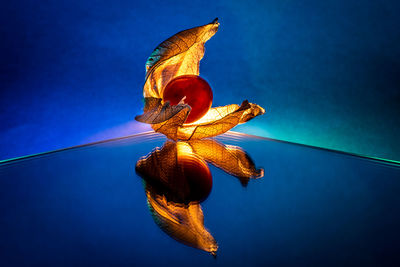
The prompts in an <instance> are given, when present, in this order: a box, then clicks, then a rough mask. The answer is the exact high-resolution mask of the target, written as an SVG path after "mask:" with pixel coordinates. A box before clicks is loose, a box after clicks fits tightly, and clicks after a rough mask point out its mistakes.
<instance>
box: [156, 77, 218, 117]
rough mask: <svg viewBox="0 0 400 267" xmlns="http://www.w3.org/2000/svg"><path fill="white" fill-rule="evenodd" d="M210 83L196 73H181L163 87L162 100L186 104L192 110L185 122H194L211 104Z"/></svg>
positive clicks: (173, 103) (175, 103)
mask: <svg viewBox="0 0 400 267" xmlns="http://www.w3.org/2000/svg"><path fill="white" fill-rule="evenodd" d="M212 99H213V95H212V91H211V87H210V85H209V84H208V83H207V82H206V80H204V79H203V78H201V77H199V76H196V75H182V76H178V77H176V78H175V79H173V80H171V81H170V82H169V83H168V84H167V86H166V87H165V89H164V93H163V100H164V102H166V101H169V102H170V104H171V105H177V104H178V103H179V102H181V101H182V102H183V103H185V104H188V105H189V106H190V107H191V108H192V110H191V111H190V113H189V116H188V117H187V119H186V122H185V123H191V122H195V121H197V120H198V119H200V118H201V117H203V116H204V115H205V114H206V113H207V111H208V110H209V109H210V107H211V104H212Z"/></svg>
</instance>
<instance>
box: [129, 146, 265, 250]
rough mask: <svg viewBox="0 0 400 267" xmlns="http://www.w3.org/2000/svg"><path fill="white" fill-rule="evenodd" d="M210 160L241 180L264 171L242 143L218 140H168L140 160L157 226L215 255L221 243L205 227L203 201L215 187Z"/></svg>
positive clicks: (256, 176)
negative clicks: (225, 142)
mask: <svg viewBox="0 0 400 267" xmlns="http://www.w3.org/2000/svg"><path fill="white" fill-rule="evenodd" d="M206 161H207V162H210V163H211V164H213V165H215V166H216V167H218V168H220V169H222V170H224V171H225V172H227V173H229V174H231V175H233V176H236V177H238V178H239V179H240V181H241V183H242V185H246V184H247V183H248V181H249V179H250V178H260V177H262V176H263V173H264V171H263V170H262V169H260V170H257V169H256V168H255V165H254V163H253V162H252V160H251V159H250V157H249V156H248V155H247V154H246V153H245V152H244V151H243V150H241V149H240V148H239V147H234V146H226V145H223V144H220V143H218V142H216V141H214V140H196V141H190V142H177V143H175V142H171V141H167V142H166V143H165V144H164V146H163V147H162V148H161V149H156V150H154V151H153V152H152V153H150V154H149V155H148V156H146V157H144V158H142V159H140V160H139V161H138V162H137V163H136V172H137V173H138V174H139V175H140V176H141V177H142V178H143V179H144V182H145V190H146V196H147V202H148V205H149V209H150V211H151V213H152V215H153V218H154V221H155V222H156V223H157V225H158V226H159V227H160V228H161V229H162V230H163V231H164V232H166V233H167V234H168V235H169V236H171V237H172V238H174V239H175V240H177V241H179V242H181V243H183V244H186V245H188V246H191V247H195V248H198V249H201V250H204V251H207V252H210V253H211V254H212V255H216V252H217V249H218V245H217V242H216V241H215V239H214V238H213V236H212V235H211V234H210V233H209V232H208V231H207V229H206V228H205V227H204V218H203V211H202V209H201V206H200V203H201V202H202V201H204V200H205V199H206V198H207V197H208V195H209V194H210V192H211V188H212V177H211V173H210V170H209V168H208V166H207V163H206Z"/></svg>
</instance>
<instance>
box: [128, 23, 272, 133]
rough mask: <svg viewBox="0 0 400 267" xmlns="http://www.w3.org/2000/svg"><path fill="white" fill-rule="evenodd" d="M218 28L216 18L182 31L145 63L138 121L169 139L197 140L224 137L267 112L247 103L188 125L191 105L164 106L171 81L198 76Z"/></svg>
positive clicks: (212, 111)
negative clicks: (141, 108) (222, 135)
mask: <svg viewBox="0 0 400 267" xmlns="http://www.w3.org/2000/svg"><path fill="white" fill-rule="evenodd" d="M218 26H219V23H218V20H217V19H215V20H214V21H213V22H211V23H209V24H206V25H203V26H200V27H195V28H192V29H188V30H185V31H181V32H179V33H177V34H175V35H174V36H172V37H170V38H168V39H167V40H165V41H164V42H162V43H161V44H160V45H159V46H158V47H157V48H156V49H155V50H154V51H153V53H152V54H151V56H150V57H149V59H148V60H147V62H146V81H145V84H144V87H143V95H144V98H145V107H144V113H143V114H142V115H139V116H136V118H135V119H136V120H137V121H140V122H144V123H149V124H151V126H152V128H153V129H154V130H155V131H156V132H160V133H162V134H164V135H166V136H167V137H168V138H170V139H173V140H194V139H201V138H205V137H211V136H216V135H219V134H222V133H224V132H226V131H229V130H230V129H232V128H233V127H235V126H236V125H238V124H241V123H244V122H247V121H249V120H250V119H252V118H254V117H256V116H258V115H262V114H264V113H265V110H264V109H263V108H262V107H260V106H258V105H256V104H252V103H249V102H248V101H247V100H245V101H243V103H242V104H241V105H236V104H231V105H227V106H223V107H216V108H211V109H210V110H209V111H208V112H207V113H206V114H205V115H204V117H202V118H201V119H199V120H198V121H196V122H193V123H190V124H185V121H186V118H187V116H188V114H189V112H190V110H191V108H190V106H189V105H187V104H178V105H174V106H171V105H170V104H169V102H166V103H163V101H162V96H163V90H164V88H165V86H166V85H167V84H168V83H169V82H170V81H171V80H172V79H174V78H175V77H177V76H181V75H199V64H200V60H201V59H202V58H203V56H204V44H205V42H207V41H208V40H209V39H210V38H211V37H212V36H213V35H214V34H215V33H216V32H217V30H218Z"/></svg>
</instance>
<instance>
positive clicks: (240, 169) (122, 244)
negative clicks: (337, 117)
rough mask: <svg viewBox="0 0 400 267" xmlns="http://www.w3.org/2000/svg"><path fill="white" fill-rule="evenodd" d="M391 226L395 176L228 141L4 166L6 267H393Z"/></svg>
mask: <svg viewBox="0 0 400 267" xmlns="http://www.w3.org/2000/svg"><path fill="white" fill-rule="evenodd" d="M187 159H189V160H187ZM185 160H186V161H185ZM185 164H186V165H185ZM188 168H189V169H190V168H192V169H190V170H194V171H193V172H192V173H191V175H192V176H193V175H194V176H196V177H197V178H195V179H194V180H193V179H192V178H190V177H189V180H187V179H188V178H187V177H184V178H182V177H183V176H185V175H186V176H188V175H189V173H190V172H189V171H188V170H189V169H188ZM193 168H194V169H193ZM189 176H190V175H189ZM157 179H159V180H157ZM185 179H186V180H185ZM191 179H192V180H191ZM399 226H400V168H399V167H398V166H397V165H396V164H390V163H385V162H382V161H377V160H372V159H368V158H362V157H357V156H353V155H348V154H343V153H337V152H333V151H327V150H322V149H317V148H312V147H307V146H301V145H295V144H290V143H284V142H278V141H275V140H269V139H265V138H258V137H254V136H247V135H244V134H239V133H234V132H230V133H227V134H224V135H222V136H220V137H217V138H215V139H209V140H204V141H196V142H180V143H178V144H177V143H174V142H171V141H168V142H167V140H166V139H165V138H164V137H163V136H161V135H158V134H153V133H145V134H140V135H137V136H132V137H127V138H121V139H116V140H110V141H106V142H100V143H96V144H89V145H85V146H80V147H75V148H70V149H65V150H61V151H56V152H51V153H45V154H41V155H36V156H32V157H26V158H22V159H16V160H11V161H5V162H2V163H1V164H0V265H1V266H15V265H41V266H43V265H50V266H62V265H65V266H71V265H75V266H76V265H94V266H103V265H106V266H108V265H130V266H135V265H137V266H143V265H174V266H205V265H211V266H213V265H220V266H223V265H243V266H267V265H280V266H282V265H284V266H287V265H288V266H310V265H315V266H327V265H332V266H337V265H353V266H354V265H363V266H365V265H382V264H391V265H399V264H400V253H398V252H399V250H398V248H399V247H400V241H399V238H400V227H399Z"/></svg>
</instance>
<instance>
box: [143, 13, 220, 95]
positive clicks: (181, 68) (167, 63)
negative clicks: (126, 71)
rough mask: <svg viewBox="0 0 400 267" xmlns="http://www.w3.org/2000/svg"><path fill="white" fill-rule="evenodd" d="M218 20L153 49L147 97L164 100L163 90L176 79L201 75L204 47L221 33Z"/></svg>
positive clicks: (148, 65) (181, 34) (145, 86)
mask: <svg viewBox="0 0 400 267" xmlns="http://www.w3.org/2000/svg"><path fill="white" fill-rule="evenodd" d="M218 26H219V23H218V19H215V20H214V21H213V22H211V23H209V24H206V25H204V26H200V27H195V28H191V29H188V30H185V31H181V32H179V33H177V34H175V35H174V36H172V37H170V38H168V39H167V40H165V41H164V42H162V43H161V44H160V45H158V46H157V48H156V49H154V51H153V53H151V55H150V57H149V58H148V60H147V62H146V81H145V85H144V88H143V94H144V97H158V98H162V92H163V90H164V87H165V86H166V85H167V84H168V82H169V81H170V80H172V79H173V78H174V77H176V76H180V75H187V74H192V75H199V64H200V60H201V59H202V58H203V56H204V44H205V42H207V41H208V40H209V39H210V38H211V37H212V36H213V35H214V34H215V33H216V32H217V30H218Z"/></svg>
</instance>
